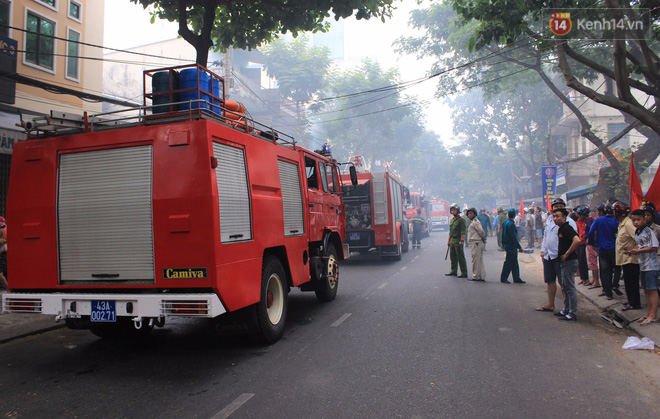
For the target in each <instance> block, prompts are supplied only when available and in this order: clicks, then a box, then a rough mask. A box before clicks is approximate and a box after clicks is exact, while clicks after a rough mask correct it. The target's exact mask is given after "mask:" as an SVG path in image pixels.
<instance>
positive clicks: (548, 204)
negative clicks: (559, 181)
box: [545, 194, 552, 211]
mask: <svg viewBox="0 0 660 419" xmlns="http://www.w3.org/2000/svg"><path fill="white" fill-rule="evenodd" d="M545 207H546V208H547V209H548V211H552V207H551V206H550V195H548V194H545Z"/></svg>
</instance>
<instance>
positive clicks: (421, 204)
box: [406, 192, 431, 237]
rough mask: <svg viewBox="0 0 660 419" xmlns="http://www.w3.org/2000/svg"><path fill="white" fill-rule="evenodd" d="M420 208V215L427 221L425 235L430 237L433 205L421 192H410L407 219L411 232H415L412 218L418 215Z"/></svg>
mask: <svg viewBox="0 0 660 419" xmlns="http://www.w3.org/2000/svg"><path fill="white" fill-rule="evenodd" d="M418 208H419V209H421V210H422V213H421V214H420V217H422V218H423V219H424V221H425V223H424V232H423V237H428V236H429V233H430V232H431V220H430V217H429V215H430V214H431V207H430V205H429V202H428V201H427V200H426V199H424V197H423V196H422V195H421V194H420V193H419V192H410V201H409V202H408V204H407V205H406V220H408V227H409V229H410V234H412V232H413V229H412V228H413V225H412V219H413V217H414V216H416V215H417V209H418Z"/></svg>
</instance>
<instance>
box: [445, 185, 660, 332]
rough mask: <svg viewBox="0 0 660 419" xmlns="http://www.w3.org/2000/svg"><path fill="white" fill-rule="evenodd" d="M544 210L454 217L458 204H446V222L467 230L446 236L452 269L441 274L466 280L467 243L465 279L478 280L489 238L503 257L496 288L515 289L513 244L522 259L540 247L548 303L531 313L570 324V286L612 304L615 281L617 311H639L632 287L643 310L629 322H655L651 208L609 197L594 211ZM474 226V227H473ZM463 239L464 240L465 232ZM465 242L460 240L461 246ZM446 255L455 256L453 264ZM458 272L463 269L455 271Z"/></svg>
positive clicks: (573, 317)
mask: <svg viewBox="0 0 660 419" xmlns="http://www.w3.org/2000/svg"><path fill="white" fill-rule="evenodd" d="M551 207H552V208H551V210H550V211H548V212H546V211H545V210H544V209H542V208H540V207H531V208H524V210H523V211H522V214H521V212H519V211H516V210H515V209H509V210H508V211H506V212H505V211H504V210H503V209H500V210H498V211H497V212H496V213H494V214H492V215H490V214H488V213H487V212H486V211H485V210H481V211H480V213H479V214H477V211H476V209H474V208H470V209H468V210H466V211H465V217H464V218H462V217H459V214H460V213H459V211H458V206H456V205H455V204H454V205H452V208H453V211H452V215H453V216H454V218H453V220H455V221H460V222H461V223H462V222H463V221H462V220H461V218H462V219H463V220H465V222H466V224H467V227H461V228H460V229H456V230H455V231H452V230H451V229H450V238H449V240H448V242H447V245H448V246H450V248H452V249H454V250H452V270H451V271H450V272H449V273H448V274H447V275H448V276H452V275H456V276H458V273H457V267H458V266H457V265H460V267H461V275H460V276H461V277H467V266H466V265H465V261H464V257H463V256H462V253H463V252H462V250H460V252H458V251H455V250H456V249H457V248H458V247H463V245H467V244H469V245H470V249H471V253H472V256H473V273H474V275H473V277H472V278H470V279H471V280H483V279H484V278H485V270H484V269H483V261H482V258H481V253H482V252H483V251H484V250H485V246H486V237H487V236H491V237H492V236H497V242H498V249H499V250H501V251H505V252H507V256H506V259H505V261H504V266H503V268H502V275H501V278H500V281H501V282H504V283H509V281H508V276H509V275H512V276H513V282H514V283H522V284H524V283H525V282H524V281H522V279H521V278H520V273H519V270H518V263H517V256H516V253H517V252H522V251H523V246H522V245H521V243H523V242H525V241H526V245H527V250H524V251H526V252H527V253H533V252H534V250H533V249H534V248H538V249H540V254H541V258H542V260H543V277H544V282H545V284H546V286H547V295H548V302H547V303H546V304H545V305H543V306H541V307H539V308H537V310H538V311H548V312H553V313H554V314H555V315H556V316H558V317H559V320H564V321H577V301H578V300H577V289H576V284H575V278H576V277H579V282H578V283H577V286H586V287H589V288H590V289H599V290H600V291H601V292H600V293H599V294H598V296H599V297H603V298H606V299H608V300H612V299H613V296H614V294H617V295H623V292H622V291H621V290H620V285H621V282H623V285H624V286H623V288H624V290H625V293H626V299H627V301H626V302H625V303H624V305H623V308H622V310H623V311H629V310H641V309H642V304H641V298H640V296H641V294H640V288H641V289H642V290H643V292H644V294H645V296H646V305H647V311H646V313H645V314H644V315H641V312H640V317H639V319H638V320H637V321H638V322H640V323H641V324H642V325H648V324H651V323H655V322H657V321H658V315H657V311H658V302H659V300H660V291H659V290H658V276H659V274H660V261H659V259H658V255H659V254H660V251H659V247H660V246H659V244H658V243H659V242H660V213H658V211H656V209H655V206H654V205H653V204H652V203H650V202H647V201H643V202H642V205H641V206H640V208H633V210H632V211H631V208H630V207H629V206H628V204H626V203H624V202H622V201H619V200H615V199H612V200H610V201H608V202H607V203H603V204H601V205H599V206H598V207H596V208H590V207H588V206H586V205H579V206H576V207H574V208H572V209H569V208H566V204H565V202H564V201H563V200H562V199H561V198H557V199H555V200H554V201H552V205H551ZM475 221H479V222H478V223H475ZM466 233H467V234H466ZM465 238H467V240H464V239H465ZM454 254H456V255H457V257H456V260H457V262H458V263H456V262H455V261H454ZM463 268H465V269H463ZM557 284H559V286H560V287H561V291H562V293H563V295H564V307H563V308H562V309H561V310H559V311H557V312H555V297H556V295H557V291H558V288H557Z"/></svg>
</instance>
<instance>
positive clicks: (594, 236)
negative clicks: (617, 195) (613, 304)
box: [588, 204, 621, 300]
mask: <svg viewBox="0 0 660 419" xmlns="http://www.w3.org/2000/svg"><path fill="white" fill-rule="evenodd" d="M613 214H614V212H613V210H612V207H611V205H609V204H608V205H606V206H605V215H604V216H603V217H598V218H596V219H595V220H594V222H593V224H592V225H591V228H590V229H589V235H588V238H589V243H591V244H594V243H595V244H596V249H597V250H598V266H599V269H600V282H601V285H602V286H603V292H601V293H600V294H598V296H599V297H605V298H607V299H608V300H611V299H612V298H613V295H612V291H613V290H614V288H615V286H616V289H617V290H618V286H619V278H620V275H621V270H620V269H617V266H616V234H617V231H618V227H619V221H617V220H616V219H615V218H614V215H613ZM619 293H620V291H619Z"/></svg>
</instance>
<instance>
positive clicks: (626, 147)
mask: <svg viewBox="0 0 660 419" xmlns="http://www.w3.org/2000/svg"><path fill="white" fill-rule="evenodd" d="M613 84H614V83H613V82H612V81H611V80H609V81H608V80H604V79H602V78H601V79H599V80H597V81H595V82H594V83H593V86H592V87H594V88H595V89H596V90H597V91H598V92H599V93H606V92H608V91H611V89H613ZM568 97H569V99H570V100H571V102H573V104H574V105H575V106H576V107H577V108H578V109H579V110H580V111H581V112H582V114H583V115H584V116H585V117H586V118H587V120H588V122H589V123H590V124H591V128H592V131H593V132H594V133H595V134H596V135H597V136H598V137H600V138H601V139H602V140H603V142H607V141H609V140H610V139H612V138H613V137H615V136H616V135H618V134H619V133H620V132H621V131H623V130H624V129H625V128H626V127H627V126H628V124H627V123H626V122H625V120H624V117H623V115H622V114H621V112H619V111H618V110H616V109H614V108H611V107H609V106H605V105H602V104H600V103H597V102H594V101H593V100H590V99H588V98H587V97H585V96H584V95H582V94H580V93H578V92H576V91H574V90H569V91H568ZM638 100H639V101H640V103H644V102H645V101H646V98H645V97H641V95H640V97H638ZM551 133H552V140H553V141H552V144H553V147H554V149H553V152H554V157H555V158H556V159H557V160H558V163H561V162H562V161H563V160H571V159H575V158H579V157H582V156H585V155H588V154H589V153H591V152H593V151H594V150H595V149H596V146H594V145H593V144H592V143H591V142H590V141H588V140H587V139H586V138H585V137H583V136H582V135H581V134H580V122H579V120H578V119H577V117H576V116H575V114H574V113H573V112H572V111H571V110H570V109H569V108H568V107H566V106H564V113H563V115H562V116H561V118H560V119H559V120H558V121H557V122H556V123H555V124H554V125H553V126H552V128H551ZM645 141H646V137H644V136H643V135H641V134H640V133H639V132H637V131H636V130H632V131H630V132H628V133H627V134H626V135H624V136H623V137H622V138H621V139H620V140H619V141H617V142H616V143H614V144H612V145H611V146H610V149H611V150H612V152H613V153H614V155H615V156H616V155H618V154H619V153H620V152H623V151H625V152H628V151H630V150H631V149H632V150H634V149H635V147H638V146H639V145H641V144H643V143H644V142H645ZM607 164H608V163H607V161H606V160H605V159H604V157H603V155H602V153H596V154H595V155H594V156H591V157H587V158H584V159H582V160H579V161H573V162H566V163H564V164H563V166H564V168H565V170H566V188H565V190H564V191H562V192H568V196H569V199H570V198H571V196H575V195H579V196H576V197H575V201H574V202H573V203H585V204H586V203H589V202H590V199H589V198H590V192H592V191H593V189H594V188H595V184H596V183H597V182H598V174H599V171H600V168H601V167H603V166H606V165H607ZM657 170H658V161H655V162H654V163H653V164H651V165H650V166H649V168H648V169H647V170H646V171H645V172H644V173H640V180H641V181H642V187H643V189H644V190H646V188H648V186H649V185H650V182H651V181H652V180H653V176H655V173H656V172H657ZM571 191H576V192H575V194H573V195H572V194H571V193H570V192H571ZM560 194H561V193H560Z"/></svg>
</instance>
